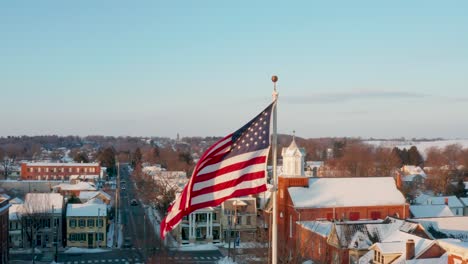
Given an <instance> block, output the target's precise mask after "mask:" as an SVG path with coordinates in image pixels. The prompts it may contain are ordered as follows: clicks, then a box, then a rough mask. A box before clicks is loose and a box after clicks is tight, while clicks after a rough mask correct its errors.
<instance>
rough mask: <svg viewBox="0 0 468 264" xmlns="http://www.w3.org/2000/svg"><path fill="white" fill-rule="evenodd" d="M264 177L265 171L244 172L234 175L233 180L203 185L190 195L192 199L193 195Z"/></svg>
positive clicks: (216, 190) (220, 189)
mask: <svg viewBox="0 0 468 264" xmlns="http://www.w3.org/2000/svg"><path fill="white" fill-rule="evenodd" d="M264 177H265V171H257V172H252V173H246V174H244V175H242V176H240V177H236V178H235V179H234V180H230V181H226V182H222V183H219V184H216V185H210V186H208V187H205V188H203V189H201V190H198V191H192V195H191V196H192V199H193V197H196V196H199V195H203V194H207V193H213V192H218V191H222V190H224V189H227V188H231V187H234V186H236V185H238V184H240V183H242V182H246V181H253V180H256V179H260V178H264Z"/></svg>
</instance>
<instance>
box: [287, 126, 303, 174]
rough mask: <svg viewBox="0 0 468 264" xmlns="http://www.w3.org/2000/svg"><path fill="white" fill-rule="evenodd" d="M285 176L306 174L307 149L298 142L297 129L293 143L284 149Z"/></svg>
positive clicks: (294, 132)
mask: <svg viewBox="0 0 468 264" xmlns="http://www.w3.org/2000/svg"><path fill="white" fill-rule="evenodd" d="M282 156H283V176H304V175H305V173H304V158H305V150H304V149H303V148H299V147H298V146H297V143H296V131H293V138H292V141H291V144H290V145H289V147H287V148H283V150H282Z"/></svg>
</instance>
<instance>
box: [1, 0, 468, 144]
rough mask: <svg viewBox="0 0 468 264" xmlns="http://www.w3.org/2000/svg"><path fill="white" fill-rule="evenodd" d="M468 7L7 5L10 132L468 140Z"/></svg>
mask: <svg viewBox="0 0 468 264" xmlns="http://www.w3.org/2000/svg"><path fill="white" fill-rule="evenodd" d="M467 12H468V2H466V1H450V2H448V1H387V3H383V1H326V3H325V1H320V2H319V1H295V2H293V1H281V2H278V3H274V2H273V1H190V2H189V1H185V2H184V1H164V2H162V1H114V0H113V1H2V3H0V90H1V93H0V98H1V99H0V120H1V125H0V136H6V135H23V134H26V135H38V134H58V135H69V134H73V135H89V134H93V135H94V134H102V135H135V136H139V135H141V136H169V137H175V135H176V134H177V133H180V134H181V135H182V136H211V135H216V136H222V135H224V134H226V133H229V132H232V131H234V130H235V129H237V128H239V127H240V126H241V125H243V124H244V123H245V122H246V121H248V120H249V119H250V118H252V117H253V116H255V115H256V114H257V112H258V111H260V110H261V109H263V108H264V107H265V106H266V105H267V104H268V102H269V101H270V100H271V90H272V83H271V81H270V76H271V75H272V74H277V75H278V76H279V83H278V88H279V92H280V101H279V111H278V112H279V123H278V130H279V132H280V133H291V131H292V130H296V131H297V134H298V135H299V136H302V137H326V136H362V137H400V136H405V137H446V138H456V137H463V138H466V137H468V72H467V69H468V16H467Z"/></svg>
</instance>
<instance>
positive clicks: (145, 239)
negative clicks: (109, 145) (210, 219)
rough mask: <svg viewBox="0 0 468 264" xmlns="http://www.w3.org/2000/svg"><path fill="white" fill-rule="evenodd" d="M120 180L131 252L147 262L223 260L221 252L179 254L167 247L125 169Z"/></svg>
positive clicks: (124, 231) (125, 227)
mask: <svg viewBox="0 0 468 264" xmlns="http://www.w3.org/2000/svg"><path fill="white" fill-rule="evenodd" d="M120 180H121V182H122V181H125V187H124V190H122V186H120V187H121V203H120V206H121V207H120V208H121V217H122V221H121V222H122V225H123V236H124V238H130V241H131V249H132V250H133V252H134V253H135V254H136V255H137V256H138V257H139V258H140V259H143V260H144V262H145V263H215V262H216V260H218V259H220V258H222V257H223V255H222V254H221V253H220V252H219V251H218V250H210V251H183V252H180V251H174V250H168V249H167V248H165V247H164V246H163V243H162V242H161V240H160V238H159V236H158V235H157V234H156V233H155V232H154V229H153V226H152V224H151V222H150V220H149V219H148V218H147V217H146V216H145V213H144V212H145V210H144V208H143V206H144V205H142V204H141V202H140V201H139V200H138V195H137V193H138V190H136V189H135V185H134V184H133V181H132V179H131V177H130V174H129V172H128V169H127V167H125V166H123V167H122V169H121V174H120ZM132 199H136V200H137V201H138V202H137V205H131V201H132ZM124 246H125V239H124Z"/></svg>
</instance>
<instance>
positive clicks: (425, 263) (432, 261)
mask: <svg viewBox="0 0 468 264" xmlns="http://www.w3.org/2000/svg"><path fill="white" fill-rule="evenodd" d="M405 263H406V264H442V263H449V262H448V254H447V253H445V254H444V255H442V256H440V257H439V258H426V259H411V260H406V262H405Z"/></svg>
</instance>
